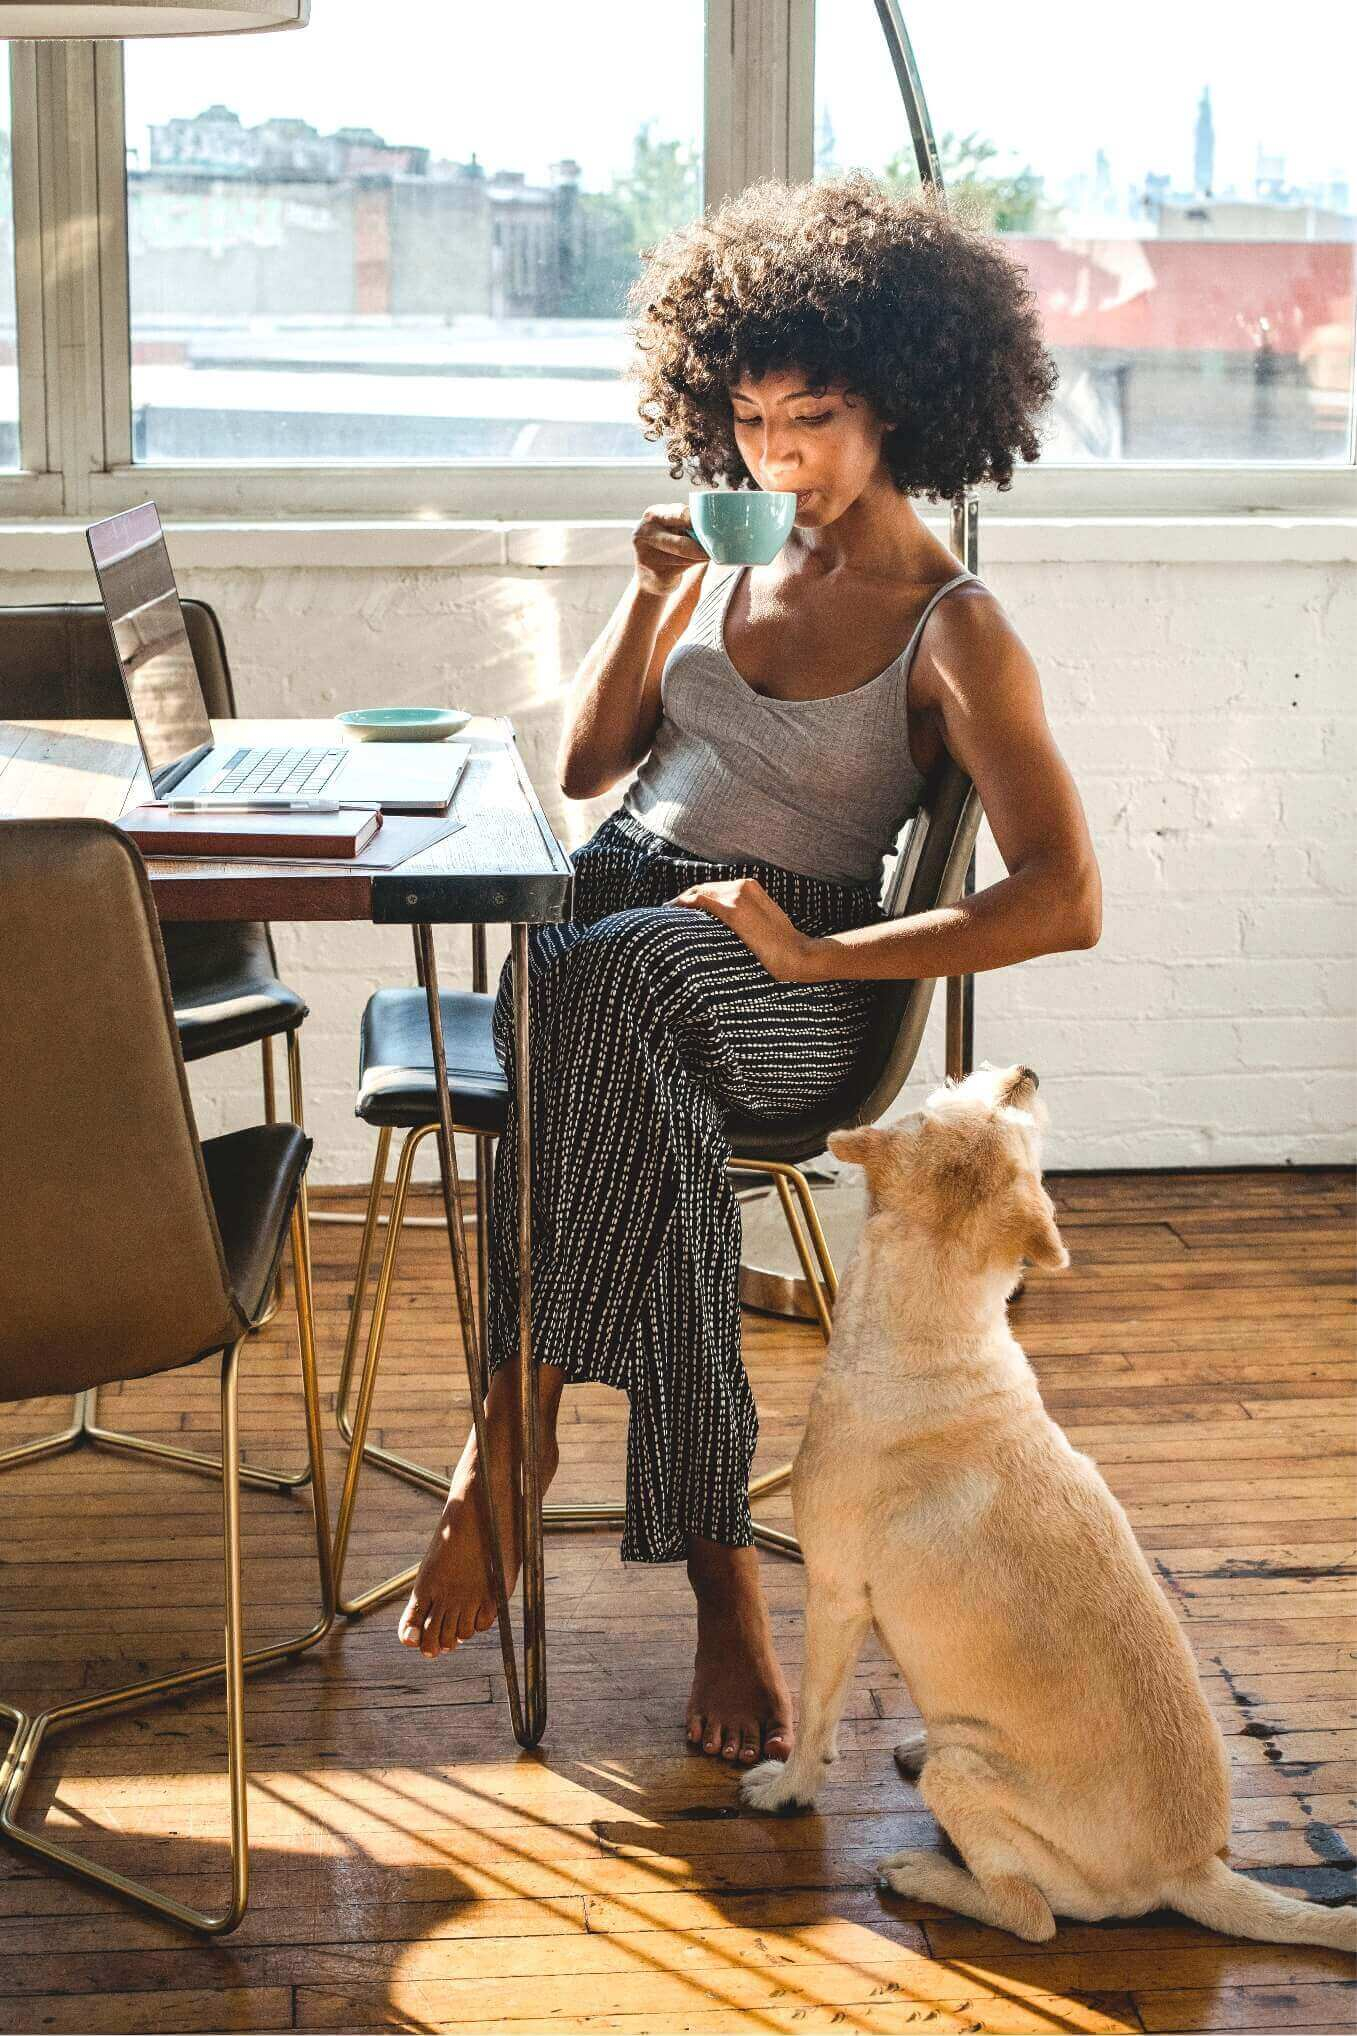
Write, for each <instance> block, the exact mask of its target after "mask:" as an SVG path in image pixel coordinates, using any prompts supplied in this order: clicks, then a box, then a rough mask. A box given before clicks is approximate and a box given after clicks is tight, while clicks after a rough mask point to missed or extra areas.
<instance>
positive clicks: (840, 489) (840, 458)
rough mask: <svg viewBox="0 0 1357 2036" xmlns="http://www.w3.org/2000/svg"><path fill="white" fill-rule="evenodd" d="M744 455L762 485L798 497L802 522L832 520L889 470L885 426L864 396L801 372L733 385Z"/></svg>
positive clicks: (737, 428) (734, 409)
mask: <svg viewBox="0 0 1357 2036" xmlns="http://www.w3.org/2000/svg"><path fill="white" fill-rule="evenodd" d="M730 396H731V414H732V417H733V419H734V424H735V443H736V445H737V446H738V447H739V451H740V457H741V458H742V459H743V461H744V463H745V465H746V466H747V467H748V469H749V471H750V473H751V474H752V475H753V477H754V479H755V480H756V481H757V482H758V484H759V486H760V487H761V488H775V489H783V490H786V491H788V492H791V493H794V494H795V495H796V520H797V522H798V523H800V524H810V525H814V526H816V527H820V526H823V525H824V524H826V523H833V522H834V520H835V518H836V517H839V516H842V515H843V513H844V511H845V509H848V508H849V507H851V505H852V504H853V503H854V502H856V500H857V499H858V496H859V495H860V494H861V493H862V491H863V489H864V488H865V487H866V486H867V484H868V482H869V481H872V480H874V479H875V478H877V476H878V475H879V474H880V472H881V471H882V459H881V442H882V440H883V438H884V437H885V435H886V427H885V425H884V424H883V423H882V422H881V419H880V418H879V417H878V416H877V414H876V412H875V411H874V410H873V408H872V406H871V404H870V403H869V402H868V401H867V399H866V397H865V396H855V395H850V394H849V392H848V390H847V389H845V388H843V387H842V386H841V385H839V384H836V383H831V384H830V385H829V387H828V388H826V389H823V390H814V389H811V388H810V387H809V386H808V383H807V378H806V376H805V375H804V374H803V373H801V372H800V371H799V370H797V369H795V368H789V369H787V370H785V371H782V372H778V373H770V374H766V375H761V376H760V377H759V378H758V379H757V380H755V379H754V378H753V377H751V376H749V375H744V376H742V377H741V378H740V380H739V381H737V382H736V383H735V384H734V385H733V386H732V388H731V392H730Z"/></svg>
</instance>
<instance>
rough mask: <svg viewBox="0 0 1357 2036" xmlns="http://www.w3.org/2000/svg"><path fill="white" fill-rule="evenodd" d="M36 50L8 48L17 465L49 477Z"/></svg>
mask: <svg viewBox="0 0 1357 2036" xmlns="http://www.w3.org/2000/svg"><path fill="white" fill-rule="evenodd" d="M35 48H36V45H35V44H33V43H31V42H12V43H11V44H10V46H9V75H10V108H11V125H10V140H11V148H12V159H13V183H14V309H15V339H16V343H17V346H18V354H19V463H20V465H21V466H22V467H23V468H24V469H25V471H26V472H28V473H32V474H45V473H46V471H47V396H46V377H45V375H44V372H43V287H42V252H41V237H40V230H39V229H40V219H41V212H40V207H39V202H38V81H37V65H36V63H35V61H34V51H35Z"/></svg>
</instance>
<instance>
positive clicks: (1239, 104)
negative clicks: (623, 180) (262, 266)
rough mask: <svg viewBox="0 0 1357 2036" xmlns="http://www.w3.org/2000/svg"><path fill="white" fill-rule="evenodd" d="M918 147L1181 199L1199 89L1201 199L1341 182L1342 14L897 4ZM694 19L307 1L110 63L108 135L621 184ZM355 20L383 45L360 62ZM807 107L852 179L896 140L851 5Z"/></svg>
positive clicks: (691, 103) (831, 8)
mask: <svg viewBox="0 0 1357 2036" xmlns="http://www.w3.org/2000/svg"><path fill="white" fill-rule="evenodd" d="M903 7H904V14H905V20H906V23H907V26H908V28H909V31H910V34H911V36H912V38H913V41H914V46H915V52H916V56H917V58H918V61H919V68H920V72H921V74H922V77H923V81H924V89H925V92H926V94H927V97H928V101H929V108H930V112H931V115H932V119H933V124H934V127H935V129H936V130H937V131H938V132H939V133H942V132H943V131H944V130H945V129H947V128H952V129H954V130H956V131H957V132H959V133H968V132H970V131H971V130H972V129H975V130H979V131H980V132H981V133H982V134H983V135H985V136H986V137H987V138H989V139H991V140H993V141H994V142H996V143H997V144H998V145H999V146H1000V148H1001V149H1003V150H1005V151H1006V152H1007V156H1006V160H1007V161H1008V162H1011V164H1012V165H1013V166H1014V167H1018V166H1021V165H1022V164H1023V163H1024V162H1030V163H1031V164H1032V165H1033V167H1034V168H1036V169H1038V170H1040V171H1042V172H1043V173H1044V174H1045V175H1046V177H1047V178H1048V180H1050V181H1052V182H1056V181H1059V180H1061V179H1063V178H1064V177H1066V176H1068V175H1070V174H1073V173H1074V172H1076V171H1079V170H1084V169H1090V170H1091V169H1092V167H1093V159H1094V154H1095V151H1096V150H1097V148H1098V147H1099V146H1100V145H1101V146H1103V147H1104V148H1106V150H1107V152H1108V155H1109V157H1110V160H1111V169H1112V175H1113V179H1114V182H1115V183H1117V184H1120V183H1122V182H1124V181H1126V180H1136V181H1138V180H1139V179H1141V178H1142V177H1143V176H1144V174H1145V172H1146V171H1147V170H1159V171H1163V172H1166V173H1167V174H1168V175H1169V176H1170V177H1171V178H1172V179H1173V180H1174V182H1175V184H1186V183H1187V182H1188V181H1189V180H1190V176H1191V169H1192V135H1193V128H1194V124H1195V120H1196V111H1197V101H1198V98H1199V96H1200V93H1201V89H1202V86H1203V85H1204V84H1207V83H1209V84H1210V86H1211V88H1212V102H1213V111H1214V118H1215V129H1216V188H1217V189H1218V190H1221V189H1224V188H1225V187H1226V186H1227V185H1228V184H1230V183H1231V182H1233V183H1235V184H1236V185H1239V186H1241V187H1245V188H1247V187H1248V186H1249V185H1250V184H1251V182H1252V178H1253V174H1254V157H1255V150H1256V147H1257V145H1258V143H1259V142H1262V143H1263V144H1264V145H1265V146H1266V147H1267V148H1268V149H1269V150H1270V151H1273V152H1278V153H1283V154H1284V155H1285V156H1286V159H1287V171H1288V174H1289V175H1290V176H1291V177H1292V178H1293V180H1295V181H1299V182H1306V181H1309V180H1311V179H1323V178H1326V177H1328V176H1329V175H1331V174H1332V173H1333V172H1335V171H1336V170H1339V169H1340V167H1343V166H1344V165H1345V158H1346V165H1345V166H1346V171H1347V174H1348V176H1349V178H1350V181H1351V182H1352V184H1353V186H1354V188H1357V163H1354V160H1353V156H1354V141H1353V135H1354V132H1357V123H1354V122H1353V121H1352V119H1351V117H1350V110H1349V104H1348V102H1349V101H1350V95H1351V85H1352V79H1353V77H1354V76H1355V75H1357V0H1306V4H1305V5H1304V7H1303V8H1299V9H1297V10H1296V11H1295V12H1294V14H1293V15H1291V16H1288V15H1287V13H1286V12H1285V10H1282V9H1279V8H1278V7H1277V5H1276V0H1136V5H1135V6H1134V7H1120V8H1115V9H1114V8H1109V7H1106V6H1100V5H1099V4H1097V0H1026V4H1022V5H1019V4H1014V0H965V4H964V5H962V4H958V0H903ZM703 11H704V10H703V5H702V0H492V4H487V5H484V6H477V7H475V8H473V7H470V6H468V5H466V4H465V0H457V4H449V0H386V4H385V5H384V6H382V7H381V8H380V9H376V8H374V7H373V6H372V4H371V0H313V6H312V18H311V25H310V26H309V27H308V28H306V29H303V30H301V31H299V32H295V33H287V34H282V35H267V36H240V37H221V38H217V39H214V40H213V41H211V42H208V41H203V40H197V39H195V40H193V41H191V42H179V43H174V42H164V41H160V42H156V41H142V42H139V43H135V44H132V45H129V47H128V58H127V83H128V126H129V140H130V141H135V140H136V139H137V130H138V129H139V128H144V126H145V124H146V123H147V122H148V121H150V120H161V119H165V118H167V117H169V116H170V115H171V114H191V113H195V112H199V111H201V110H202V108H203V107H205V106H207V105H209V104H210V103H212V102H213V101H214V100H220V101H222V102H224V103H225V104H226V105H228V106H230V107H232V108H233V109H234V110H235V111H236V112H238V113H239V114H240V115H241V117H242V119H243V120H244V121H245V122H246V123H247V124H249V125H252V124H254V123H255V122H257V121H260V120H265V119H267V118H269V117H270V116H271V115H274V114H293V115H299V116H301V117H302V118H304V119H307V120H310V121H312V122H313V123H314V124H315V125H316V126H317V127H319V128H320V129H321V131H322V132H328V131H329V130H331V129H333V128H335V127H340V126H357V127H373V128H376V129H377V131H378V132H379V133H380V134H382V135H383V136H384V137H385V138H386V139H387V140H388V141H393V142H413V143H417V144H420V145H424V146H428V147H431V148H433V150H434V151H435V153H437V154H440V155H447V156H451V157H454V158H456V159H457V160H460V161H464V160H466V159H467V158H468V157H469V156H470V155H471V154H472V152H473V151H474V152H475V153H476V154H477V156H478V157H479V158H480V160H481V161H482V162H483V163H484V164H485V165H486V167H487V168H489V169H492V170H493V169H499V168H505V169H522V170H525V171H526V172H527V173H528V175H529V177H530V178H535V177H538V176H540V175H541V174H542V173H543V172H544V171H545V169H546V166H547V164H548V163H549V162H551V161H552V160H553V159H554V158H556V157H559V156H563V155H573V156H575V157H576V158H577V159H578V160H579V162H580V163H581V164H582V166H583V169H584V172H585V184H586V187H597V186H598V185H600V184H606V183H607V182H608V181H609V180H610V178H611V176H612V175H613V174H614V173H616V172H617V171H620V170H623V169H625V168H626V166H627V163H628V161H629V157H630V151H631V142H632V137H633V135H634V133H635V131H636V129H637V127H638V126H639V125H640V123H641V122H642V121H643V120H646V119H653V120H654V121H655V123H656V127H657V131H658V132H659V133H661V134H663V135H667V136H678V137H682V138H684V139H688V138H692V139H694V140H696V139H697V138H698V137H699V136H700V133H701V122H702V74H703V65H702V25H703ZM374 21H379V22H380V25H381V31H382V32H381V36H380V38H378V40H377V42H376V46H375V50H374V41H373V35H372V29H373V24H374ZM816 73H817V91H816V98H817V103H818V104H819V105H821V106H827V107H828V109H829V114H830V118H831V120H832V123H833V126H834V129H835V134H836V140H837V154H838V156H839V158H840V160H842V161H860V162H864V163H866V164H868V165H869V166H871V165H874V164H876V163H879V162H881V161H884V159H885V158H886V157H887V156H888V155H889V154H891V153H892V151H893V150H894V149H895V148H897V147H898V146H899V145H900V143H901V141H902V140H903V139H904V129H903V120H902V115H901V111H900V105H899V98H898V94H897V92H896V87H895V81H894V77H893V74H892V73H891V71H890V68H889V65H888V63H887V61H886V59H885V54H884V46H883V44H882V41H881V35H880V29H879V27H878V25H877V19H876V11H875V8H874V7H873V5H872V4H871V0H819V5H818V33H817V53H816Z"/></svg>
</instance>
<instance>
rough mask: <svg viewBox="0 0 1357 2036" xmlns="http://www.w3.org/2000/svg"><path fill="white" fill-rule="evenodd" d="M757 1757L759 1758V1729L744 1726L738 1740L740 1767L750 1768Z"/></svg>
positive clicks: (752, 1726) (755, 1726)
mask: <svg viewBox="0 0 1357 2036" xmlns="http://www.w3.org/2000/svg"><path fill="white" fill-rule="evenodd" d="M758 1757H759V1728H758V1726H757V1725H746V1727H745V1729H744V1732H743V1734H742V1736H741V1739H740V1765H741V1767H752V1766H753V1765H754V1762H755V1761H756V1760H757V1759H758Z"/></svg>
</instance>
